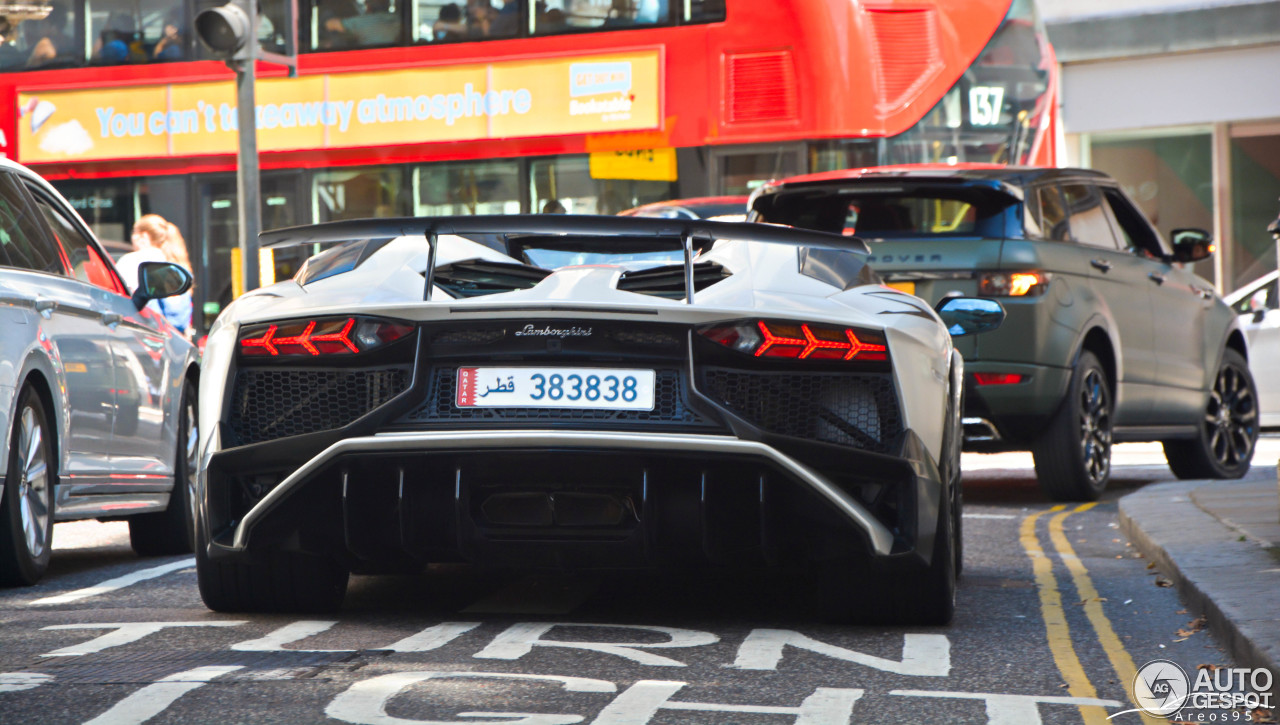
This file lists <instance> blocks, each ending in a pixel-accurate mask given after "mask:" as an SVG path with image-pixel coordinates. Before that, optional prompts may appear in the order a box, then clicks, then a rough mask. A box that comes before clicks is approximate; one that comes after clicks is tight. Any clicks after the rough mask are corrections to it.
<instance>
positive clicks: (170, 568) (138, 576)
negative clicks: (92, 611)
mask: <svg viewBox="0 0 1280 725" xmlns="http://www.w3.org/2000/svg"><path fill="white" fill-rule="evenodd" d="M195 563H196V560H195V559H183V560H182V561H175V562H171V563H169V564H162V565H160V566H153V567H151V568H150V569H141V570H139V571H135V572H133V573H132V574H125V575H124V576H119V577H116V578H115V579H108V580H106V581H104V582H102V583H101V584H97V585H95V586H91V587H88V588H86V589H77V590H76V591H74V592H67V593H66V594H58V595H57V596H52V597H45V598H43V599H37V600H35V601H34V602H32V604H66V603H67V602H74V601H77V600H80V599H87V598H89V597H96V596H98V595H99V594H106V593H107V592H114V591H116V590H117V589H124V588H125V587H127V586H132V585H134V584H137V583H138V582H141V581H146V580H148V579H155V578H156V577H161V576H164V575H165V574H168V573H170V572H174V571H177V570H179V569H186V568H188V567H190V566H194V565H195Z"/></svg>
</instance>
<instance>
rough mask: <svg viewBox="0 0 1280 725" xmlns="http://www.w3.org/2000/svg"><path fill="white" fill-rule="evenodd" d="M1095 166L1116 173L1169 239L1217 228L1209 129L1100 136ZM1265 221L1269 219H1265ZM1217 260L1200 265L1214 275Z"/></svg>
mask: <svg viewBox="0 0 1280 725" xmlns="http://www.w3.org/2000/svg"><path fill="white" fill-rule="evenodd" d="M1090 153H1091V158H1092V165H1093V168H1095V169H1098V170H1099V171H1104V172H1106V173H1108V174H1110V175H1111V176H1113V177H1115V179H1116V181H1118V182H1120V185H1121V186H1122V187H1123V188H1124V190H1125V193H1127V194H1128V195H1129V197H1130V198H1131V199H1133V201H1134V202H1136V203H1137V205H1138V207H1139V208H1140V209H1142V211H1143V213H1144V214H1146V215H1147V218H1148V219H1150V220H1151V223H1152V224H1154V225H1155V226H1156V228H1157V229H1159V230H1160V233H1161V234H1162V235H1164V237H1165V239H1169V238H1171V236H1172V232H1173V230H1174V229H1184V228H1187V227H1195V228H1198V229H1205V230H1212V229H1213V139H1212V135H1211V134H1210V132H1209V131H1208V130H1205V131H1204V132H1202V133H1201V132H1197V133H1186V134H1179V135H1165V136H1126V137H1112V138H1106V137H1095V138H1094V140H1093V142H1092V146H1091V147H1090ZM1264 226H1265V224H1264ZM1213 265H1214V262H1213V260H1212V259H1208V260H1205V261H1203V262H1200V263H1199V264H1197V265H1195V272H1196V274H1198V275H1200V276H1201V277H1204V278H1205V279H1207V280H1213V277H1214V274H1213Z"/></svg>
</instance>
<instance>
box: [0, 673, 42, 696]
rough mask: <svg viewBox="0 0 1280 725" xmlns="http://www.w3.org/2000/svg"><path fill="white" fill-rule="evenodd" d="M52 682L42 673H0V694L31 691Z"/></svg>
mask: <svg viewBox="0 0 1280 725" xmlns="http://www.w3.org/2000/svg"><path fill="white" fill-rule="evenodd" d="M52 680H53V676H52V675H46V674H44V673H42V672H0V692H22V691H23V690H31V689H34V688H37V687H39V686H41V685H43V684H44V683H46V682H50V681H52Z"/></svg>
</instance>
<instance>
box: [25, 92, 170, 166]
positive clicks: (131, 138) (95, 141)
mask: <svg viewBox="0 0 1280 725" xmlns="http://www.w3.org/2000/svg"><path fill="white" fill-rule="evenodd" d="M168 96H169V87H168V86H148V87H142V88H117V89H115V90H114V91H113V92H111V93H103V92H102V91H101V90H100V89H97V90H87V91H62V92H55V93H41V94H40V95H38V96H37V95H35V94H29V93H19V94H18V152H19V153H18V160H19V161H23V162H26V163H39V162H41V161H70V160H79V159H112V158H139V157H156V156H168V155H169V148H168V138H167V136H166V135H165V134H164V133H163V132H162V133H159V134H156V133H152V129H156V128H163V126H164V124H165V121H166V118H165V115H166V111H167V110H168V107H169V99H168Z"/></svg>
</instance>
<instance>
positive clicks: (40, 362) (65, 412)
mask: <svg viewBox="0 0 1280 725" xmlns="http://www.w3.org/2000/svg"><path fill="white" fill-rule="evenodd" d="M55 360H56V358H51V357H50V356H49V355H48V354H46V353H45V350H44V348H43V347H41V346H39V345H32V346H31V349H28V350H27V351H26V354H25V355H24V356H23V358H22V365H21V367H20V368H19V372H18V375H17V377H16V384H15V385H14V386H13V388H12V389H11V390H9V389H6V390H5V397H4V400H3V401H0V406H3V408H2V409H0V414H2V415H3V420H4V421H5V429H4V440H0V465H3V466H7V465H8V461H9V442H10V441H12V440H13V427H14V425H15V423H16V417H17V410H16V407H17V402H18V393H19V392H20V391H21V390H22V389H23V387H25V386H26V384H27V380H28V379H29V378H30V377H31V374H32V373H33V372H39V373H40V374H41V375H43V376H44V378H45V380H46V381H47V383H48V385H46V392H47V393H48V395H49V396H50V399H51V402H52V403H53V405H52V410H48V411H46V412H47V413H48V414H49V415H51V416H53V425H54V429H55V430H56V431H57V435H58V441H59V442H61V441H65V440H66V439H67V435H68V433H67V424H68V421H69V420H71V411H70V408H69V404H68V403H67V399H66V397H65V396H63V395H62V393H61V391H63V390H66V388H67V380H66V375H65V374H64V373H63V372H62V363H61V361H60V360H57V361H56V362H55ZM65 459H66V449H65V448H63V447H62V446H61V445H59V447H58V470H66V465H67V461H66V460H65Z"/></svg>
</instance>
